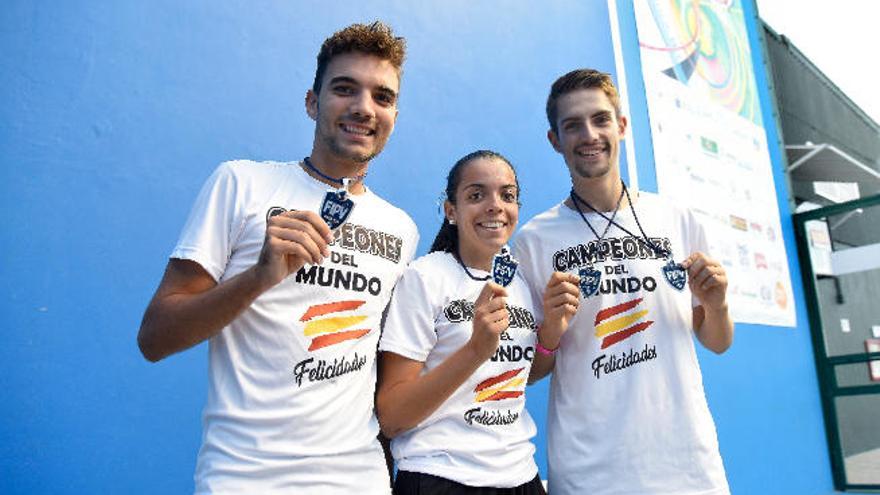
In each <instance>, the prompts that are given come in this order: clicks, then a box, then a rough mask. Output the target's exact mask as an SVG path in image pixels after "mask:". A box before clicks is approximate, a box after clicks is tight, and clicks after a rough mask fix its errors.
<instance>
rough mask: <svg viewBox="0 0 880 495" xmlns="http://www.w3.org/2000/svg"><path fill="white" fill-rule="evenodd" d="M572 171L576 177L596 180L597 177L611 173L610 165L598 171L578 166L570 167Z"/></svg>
mask: <svg viewBox="0 0 880 495" xmlns="http://www.w3.org/2000/svg"><path fill="white" fill-rule="evenodd" d="M572 170H573V171H574V173H575V174H577V175H578V177H580V178H582V179H596V178H598V177H604V176H606V175H608V172H610V171H611V164H608V165H607V166H605V167H602V168H600V169H588V168H586V167H582V166H580V165H575V166H574V167H572Z"/></svg>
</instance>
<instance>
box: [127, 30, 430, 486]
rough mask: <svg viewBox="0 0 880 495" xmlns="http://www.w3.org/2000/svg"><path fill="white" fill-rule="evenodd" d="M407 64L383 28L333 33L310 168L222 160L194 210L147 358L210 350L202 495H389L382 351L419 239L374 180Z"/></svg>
mask: <svg viewBox="0 0 880 495" xmlns="http://www.w3.org/2000/svg"><path fill="white" fill-rule="evenodd" d="M404 53H405V44H404V40H403V39H402V38H397V37H395V36H394V35H393V33H392V31H391V29H390V28H389V27H388V26H386V25H384V24H382V23H380V22H376V23H373V24H369V25H364V24H355V25H352V26H349V27H347V28H345V29H343V30H341V31H339V32H337V33H335V34H334V35H333V36H331V37H330V38H329V39H327V40H326V41H325V42H324V44H323V46H322V47H321V51H320V53H319V55H318V67H317V70H316V73H315V81H314V85H313V87H312V89H310V90H309V91H307V93H306V98H305V108H306V113H307V114H308V115H309V117H310V118H312V119H313V120H314V121H315V133H314V141H313V145H312V150H311V153H310V154H309V156H308V157H306V158H304V159H303V160H302V161H299V162H253V161H248V160H238V161H232V162H226V163H223V164H221V165H220V166H219V167H218V168H217V170H216V171H215V172H214V174H213V175H212V176H211V178H209V179H208V181H207V182H206V184H205V185H204V187H203V188H202V191H201V193H200V194H199V196H198V199H197V200H196V203H195V206H194V207H193V209H192V211H191V213H190V216H189V219H188V221H187V223H186V226H185V227H184V229H183V233H182V234H181V237H180V240H179V241H178V244H177V246H176V248H175V249H174V251H173V252H172V254H171V259H170V260H169V262H168V266H167V268H166V270H165V275H164V277H163V278H162V281H161V282H160V284H159V288H158V289H157V291H156V294H155V295H154V296H153V299H152V300H151V301H150V304H149V307H148V308H147V310H146V312H145V314H144V319H143V322H142V324H141V328H140V333H139V335H138V344H139V346H140V348H141V351H142V352H143V354H144V356H145V357H146V358H147V359H148V360H150V361H158V360H160V359H163V358H165V357H167V356H169V355H171V354H174V353H176V352H179V351H182V350H185V349H187V348H189V347H192V346H194V345H196V344H198V343H200V342H202V341H205V340H207V341H208V342H209V364H210V366H209V388H208V399H207V403H206V405H205V409H204V414H203V428H204V431H203V436H202V446H201V449H200V451H199V456H198V463H197V466H196V473H195V484H196V487H195V492H196V493H199V494H202V493H361V494H368V493H388V492H389V486H390V485H389V480H388V472H387V469H386V465H385V460H384V456H383V453H382V449H381V447H380V445H379V443H378V441H377V439H376V437H377V434H378V432H379V427H378V424H377V422H376V418H375V414H374V410H373V398H374V391H375V381H376V367H375V354H376V345H377V342H378V339H379V331H380V329H379V324H380V319H381V314H382V311H383V309H384V308H385V306H386V304H387V302H388V299H389V297H390V295H391V291H392V288H393V287H394V284H395V283H396V282H397V279H398V277H399V276H400V274H401V272H402V270H403V268H404V267H405V266H406V265H407V263H408V262H409V261H410V259H412V256H413V254H414V252H415V249H416V244H417V241H418V233H417V231H416V227H415V224H414V223H413V222H412V220H411V219H410V218H409V216H407V215H406V213H404V212H403V211H401V210H399V209H397V208H395V207H394V206H392V205H390V204H389V203H387V202H386V201H384V200H383V199H381V198H379V197H378V196H376V195H375V194H374V193H373V192H372V191H370V190H369V189H367V188H365V187H364V184H363V180H364V177H365V176H366V173H367V168H368V167H369V163H370V160H371V159H372V158H373V157H375V156H376V155H378V154H379V153H380V152H381V151H382V148H383V147H384V146H385V143H386V141H387V140H388V137H389V136H390V135H391V132H392V130H393V129H394V123H395V120H396V118H397V98H398V92H399V88H400V76H401V66H402V63H403V58H404ZM343 190H344V192H342V191H343ZM328 223H329V225H328ZM331 227H333V228H331Z"/></svg>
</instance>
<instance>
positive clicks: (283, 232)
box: [254, 210, 333, 288]
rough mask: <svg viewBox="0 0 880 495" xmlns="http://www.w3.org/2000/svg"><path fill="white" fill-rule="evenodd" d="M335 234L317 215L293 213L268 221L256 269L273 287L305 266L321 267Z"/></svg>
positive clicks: (267, 284)
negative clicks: (315, 265)
mask: <svg viewBox="0 0 880 495" xmlns="http://www.w3.org/2000/svg"><path fill="white" fill-rule="evenodd" d="M332 241H333V234H332V233H331V232H330V229H329V228H327V224H326V223H324V222H323V221H322V220H321V218H320V217H318V215H317V214H316V213H315V212H313V211H305V210H291V211H285V212H283V213H280V214H277V215H273V216H271V217H270V218H269V219H267V220H266V237H265V239H264V240H263V249H262V250H261V251H260V257H259V259H258V260H257V264H256V265H255V267H254V269H255V271H256V275H257V277H258V278H259V279H260V280H262V281H263V282H264V285H265V286H266V287H267V288H268V287H272V286H274V285H276V284H278V283H279V282H281V281H282V280H284V279H285V278H286V277H287V276H288V275H290V274H291V273H294V272H295V271H297V270H299V269H300V268H302V266H303V265H305V264H320V263H321V262H322V261H324V259H325V258H327V257H328V256H330V248H329V247H328V244H329V243H330V242H332Z"/></svg>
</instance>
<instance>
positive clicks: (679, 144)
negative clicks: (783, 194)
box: [635, 0, 795, 326]
mask: <svg viewBox="0 0 880 495" xmlns="http://www.w3.org/2000/svg"><path fill="white" fill-rule="evenodd" d="M635 14H636V26H637V29H638V38H639V47H640V54H641V62H642V74H643V76H644V79H645V88H646V97H647V101H648V115H649V118H650V122H651V135H652V140H653V148H654V162H655V165H656V170H657V182H658V188H659V192H660V194H662V195H664V196H668V197H672V198H674V199H675V200H676V201H680V202H682V203H684V204H686V205H687V206H689V207H690V208H691V209H693V211H694V212H695V213H696V214H697V215H698V216H699V217H700V219H701V221H702V222H703V224H704V225H705V226H706V230H707V234H708V236H709V243H710V249H711V254H712V255H713V256H714V257H715V258H718V259H719V260H720V261H721V262H722V263H723V264H724V266H725V268H726V269H727V273H728V275H729V280H730V286H729V302H730V307H731V314H732V316H733V318H734V320H736V321H739V322H748V323H760V324H767V325H780V326H794V325H795V312H794V303H793V295H792V287H791V277H790V275H789V272H788V262H787V258H786V252H785V244H784V243H783V239H782V235H781V228H780V220H779V209H778V207H777V202H776V192H775V188H774V184H773V173H772V168H771V163H770V154H769V151H768V149H767V138H766V134H765V131H764V123H763V122H762V119H761V108H760V103H759V101H758V91H757V86H756V83H755V75H754V72H753V70H752V59H751V52H750V48H749V40H748V36H747V32H746V28H745V21H744V19H743V11H742V4H741V2H740V0H702V1H695V0H644V1H639V2H635Z"/></svg>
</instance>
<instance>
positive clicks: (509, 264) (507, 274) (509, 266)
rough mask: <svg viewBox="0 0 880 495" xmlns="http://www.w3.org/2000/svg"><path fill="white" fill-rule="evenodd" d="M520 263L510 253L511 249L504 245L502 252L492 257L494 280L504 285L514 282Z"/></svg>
mask: <svg viewBox="0 0 880 495" xmlns="http://www.w3.org/2000/svg"><path fill="white" fill-rule="evenodd" d="M518 265H519V262H518V261H516V259H515V258H514V257H513V255H512V254H510V249H508V248H507V246H504V247H502V248H501V252H499V253H498V254H496V255H495V257H494V258H492V280H493V281H494V282H495V283H496V284H498V285H500V286H502V287H507V286H508V285H510V283H511V282H513V276H514V275H516V267H517V266H518Z"/></svg>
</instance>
